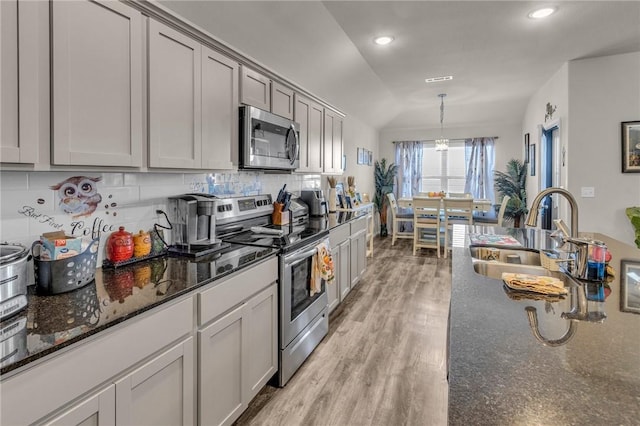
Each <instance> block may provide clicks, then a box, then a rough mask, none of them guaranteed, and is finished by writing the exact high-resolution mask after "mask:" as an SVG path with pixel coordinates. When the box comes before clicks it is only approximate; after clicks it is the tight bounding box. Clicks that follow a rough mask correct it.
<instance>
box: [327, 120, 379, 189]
mask: <svg viewBox="0 0 640 426" xmlns="http://www.w3.org/2000/svg"><path fill="white" fill-rule="evenodd" d="M343 139H344V154H345V155H346V156H347V168H346V171H345V172H344V174H343V175H342V176H339V177H338V181H339V182H340V181H341V182H344V184H345V188H346V186H347V176H354V177H355V180H356V189H357V190H358V192H360V193H367V194H369V197H370V198H371V199H372V200H373V194H374V193H375V184H374V180H373V165H371V166H367V165H362V164H357V161H356V160H357V149H358V148H364V149H367V150H369V151H372V152H373V161H375V160H377V159H378V157H377V156H378V132H377V131H376V129H374V128H373V127H371V126H368V125H367V124H365V123H363V122H362V121H360V120H359V119H358V118H357V117H354V116H347V117H346V118H345V120H344V126H343ZM328 187H329V186H328V184H327V179H326V178H323V181H322V188H323V189H324V190H325V195H326V194H327V188H328Z"/></svg>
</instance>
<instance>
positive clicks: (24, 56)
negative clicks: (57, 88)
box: [0, 0, 49, 164]
mask: <svg viewBox="0 0 640 426" xmlns="http://www.w3.org/2000/svg"><path fill="white" fill-rule="evenodd" d="M47 21H48V4H46V3H42V2H27V1H17V0H3V1H0V162H3V163H31V164H33V163H36V162H37V161H38V143H39V142H38V141H39V140H40V138H41V137H42V138H44V137H45V136H44V135H43V134H42V132H41V130H42V128H41V126H42V125H43V124H42V122H41V120H42V119H44V120H46V123H45V129H46V128H47V127H48V124H49V120H48V115H49V106H48V103H49V102H48V99H49V95H48V93H49V86H48V84H47V82H48V77H49V55H48V49H47V46H45V47H44V48H42V46H41V45H39V44H38V43H39V40H40V38H41V37H42V36H43V34H45V32H46V33H47V38H48V28H45V29H43V28H42V23H43V22H47ZM41 96H42V99H41V98H40V97H41ZM44 109H46V110H44ZM43 110H44V111H43ZM45 135H46V132H45ZM47 143H48V142H47Z"/></svg>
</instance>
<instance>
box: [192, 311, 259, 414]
mask: <svg viewBox="0 0 640 426" xmlns="http://www.w3.org/2000/svg"><path fill="white" fill-rule="evenodd" d="M247 318H248V313H247V305H246V304H242V305H240V306H238V307H237V308H236V309H234V310H232V311H231V312H229V313H227V314H226V315H224V316H223V317H222V318H220V319H219V320H217V321H215V322H213V323H212V324H211V325H209V326H207V327H205V328H203V329H202V330H200V331H198V343H199V344H198V348H199V360H200V361H199V372H198V388H199V392H198V407H199V416H198V419H199V423H200V424H201V425H212V426H213V425H230V424H231V423H233V421H234V420H236V419H237V418H238V417H239V416H240V414H242V412H243V411H244V410H245V409H246V408H247V403H246V401H247V398H246V397H245V396H244V395H243V386H242V374H243V372H246V371H247V359H246V357H245V355H246V354H245V353H244V350H243V349H244V348H246V347H247V344H248V339H249V337H248V332H247V324H246V322H247Z"/></svg>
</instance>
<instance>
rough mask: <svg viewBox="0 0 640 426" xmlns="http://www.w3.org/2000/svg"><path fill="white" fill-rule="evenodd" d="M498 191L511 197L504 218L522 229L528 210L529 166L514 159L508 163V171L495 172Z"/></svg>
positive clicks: (495, 183)
mask: <svg viewBox="0 0 640 426" xmlns="http://www.w3.org/2000/svg"><path fill="white" fill-rule="evenodd" d="M494 185H495V188H496V191H497V192H498V193H499V194H501V195H502V196H505V195H508V196H510V197H511V199H510V200H509V202H508V203H507V208H506V210H505V212H504V218H505V219H507V220H510V221H512V222H513V227H514V228H520V226H521V223H522V218H523V216H525V215H526V214H527V213H528V212H529V210H528V209H527V165H526V164H525V163H522V162H521V161H520V160H517V159H515V158H512V159H511V160H509V162H508V163H507V171H506V173H505V172H501V171H495V172H494Z"/></svg>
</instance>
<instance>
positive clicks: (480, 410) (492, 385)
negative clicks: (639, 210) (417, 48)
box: [448, 226, 640, 425]
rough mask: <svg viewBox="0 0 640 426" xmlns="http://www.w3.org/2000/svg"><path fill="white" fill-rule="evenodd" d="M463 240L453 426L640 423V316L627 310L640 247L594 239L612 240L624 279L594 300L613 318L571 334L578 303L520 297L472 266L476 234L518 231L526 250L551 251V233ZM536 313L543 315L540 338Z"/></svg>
mask: <svg viewBox="0 0 640 426" xmlns="http://www.w3.org/2000/svg"><path fill="white" fill-rule="evenodd" d="M463 229H466V233H465V231H464V230H463ZM458 233H459V234H465V235H464V238H458V239H457V240H456V239H455V238H454V247H453V260H452V289H451V312H450V324H449V366H448V367H449V424H450V425H462V424H475V425H498V424H522V425H529V424H531V425H534V424H535V425H540V424H544V425H547V424H549V425H551V424H553V425H573V424H602V425H604V424H617V425H632V424H638V419H640V315H638V314H637V313H633V312H625V311H622V310H621V305H620V294H621V287H620V274H621V268H620V261H621V259H635V260H637V261H639V262H640V250H637V249H636V248H634V247H630V246H627V245H625V244H622V243H620V242H618V241H615V240H612V239H609V238H607V237H606V236H604V235H600V234H596V235H594V237H595V238H596V239H601V240H603V241H604V242H605V243H607V245H608V247H609V250H610V251H611V253H612V256H613V257H612V260H611V262H610V265H612V266H613V267H614V268H615V270H616V272H617V273H616V277H615V279H614V280H613V281H611V282H610V283H609V286H610V289H611V293H610V294H608V296H607V298H606V300H605V302H604V303H600V305H599V306H598V305H597V303H594V302H589V307H590V309H595V308H597V309H601V310H602V311H604V313H605V314H606V319H605V320H604V321H603V322H601V323H597V322H588V321H574V322H575V323H574V324H573V326H571V327H570V320H567V319H564V318H562V317H561V315H562V313H563V312H568V311H569V310H570V309H571V300H570V297H567V298H565V299H563V300H560V301H557V302H549V301H544V300H533V299H522V300H512V299H511V298H510V297H508V295H507V293H506V292H505V290H504V288H503V283H502V281H501V280H498V279H493V278H488V277H486V276H483V275H480V274H477V273H476V272H474V268H473V264H472V257H471V255H470V250H469V241H470V239H469V234H472V233H478V234H483V233H489V234H505V235H507V234H508V235H509V236H511V237H513V238H515V239H517V240H518V241H519V242H520V243H522V245H523V246H525V247H531V248H551V247H552V246H553V244H554V242H553V241H551V240H550V239H549V238H548V232H547V231H540V230H535V229H509V230H507V229H502V228H491V227H479V226H473V227H460V228H458ZM456 241H457V242H456ZM570 294H571V293H570ZM526 308H528V310H529V311H530V312H533V309H535V314H536V316H537V320H538V327H539V334H538V337H536V336H534V332H533V328H532V326H531V325H530V322H529V320H528V316H527V310H526ZM532 308H533V309H532ZM570 328H571V329H572V330H571V331H569V329H570ZM568 334H569V335H568ZM543 341H544V342H543Z"/></svg>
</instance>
